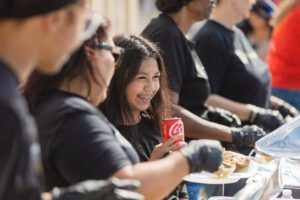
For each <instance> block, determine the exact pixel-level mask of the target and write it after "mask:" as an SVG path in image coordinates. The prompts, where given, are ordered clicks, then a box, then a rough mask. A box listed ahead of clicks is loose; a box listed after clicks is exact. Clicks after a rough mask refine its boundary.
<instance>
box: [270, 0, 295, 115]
mask: <svg viewBox="0 0 300 200" xmlns="http://www.w3.org/2000/svg"><path fill="white" fill-rule="evenodd" d="M299 21H300V1H299V0H285V1H283V2H282V4H281V5H280V7H279V9H278V10H277V13H276V14H275V16H274V19H273V25H274V33H273V36H272V43H271V47H270V53H269V57H268V64H269V68H270V71H271V74H272V94H273V95H274V96H277V97H279V98H281V99H283V100H285V101H286V102H288V103H290V104H292V105H293V106H295V107H296V108H297V109H298V110H299V109H300V59H299V54H300V47H299V44H300V28H299Z"/></svg>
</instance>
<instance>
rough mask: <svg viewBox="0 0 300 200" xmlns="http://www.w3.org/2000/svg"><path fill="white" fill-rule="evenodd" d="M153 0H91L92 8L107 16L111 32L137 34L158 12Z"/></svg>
mask: <svg viewBox="0 0 300 200" xmlns="http://www.w3.org/2000/svg"><path fill="white" fill-rule="evenodd" d="M154 2H155V0H93V9H96V10H98V11H100V12H101V13H102V14H104V15H105V16H108V17H109V19H110V20H111V22H112V27H113V34H119V33H131V34H139V33H140V32H141V31H142V30H143V28H144V27H145V26H146V25H147V24H148V22H149V21H150V19H151V18H152V17H154V16H156V15H157V14H158V11H157V10H156V9H155V5H154Z"/></svg>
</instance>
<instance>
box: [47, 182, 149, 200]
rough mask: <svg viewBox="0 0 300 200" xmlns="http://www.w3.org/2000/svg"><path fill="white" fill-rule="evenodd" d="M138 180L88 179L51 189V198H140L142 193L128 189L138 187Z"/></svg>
mask: <svg viewBox="0 0 300 200" xmlns="http://www.w3.org/2000/svg"><path fill="white" fill-rule="evenodd" d="M139 185H140V184H139V182H138V181H133V180H119V179H112V180H109V181H95V180H89V181H84V182H80V183H78V184H76V185H72V186H70V187H65V188H54V189H53V190H52V191H51V194H52V199H53V200H120V199H122V200H142V199H144V198H143V196H142V195H140V194H138V193H136V192H132V191H128V190H132V189H135V188H137V187H139Z"/></svg>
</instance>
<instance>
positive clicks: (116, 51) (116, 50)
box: [97, 42, 125, 63]
mask: <svg viewBox="0 0 300 200" xmlns="http://www.w3.org/2000/svg"><path fill="white" fill-rule="evenodd" d="M97 47H98V48H100V49H104V50H107V51H110V52H111V53H112V55H113V57H114V59H115V62H116V63H117V62H118V61H119V59H120V58H121V56H122V55H123V54H124V53H125V49H123V48H122V47H118V46H112V45H109V44H106V43H104V42H99V43H98V44H97Z"/></svg>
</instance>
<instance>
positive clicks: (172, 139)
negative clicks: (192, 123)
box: [165, 134, 184, 146]
mask: <svg viewBox="0 0 300 200" xmlns="http://www.w3.org/2000/svg"><path fill="white" fill-rule="evenodd" d="M181 138H184V135H183V134H178V135H175V136H174V137H172V138H170V139H169V140H168V141H167V142H165V144H166V145H167V146H171V145H172V144H173V143H174V142H175V141H176V140H178V139H181Z"/></svg>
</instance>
